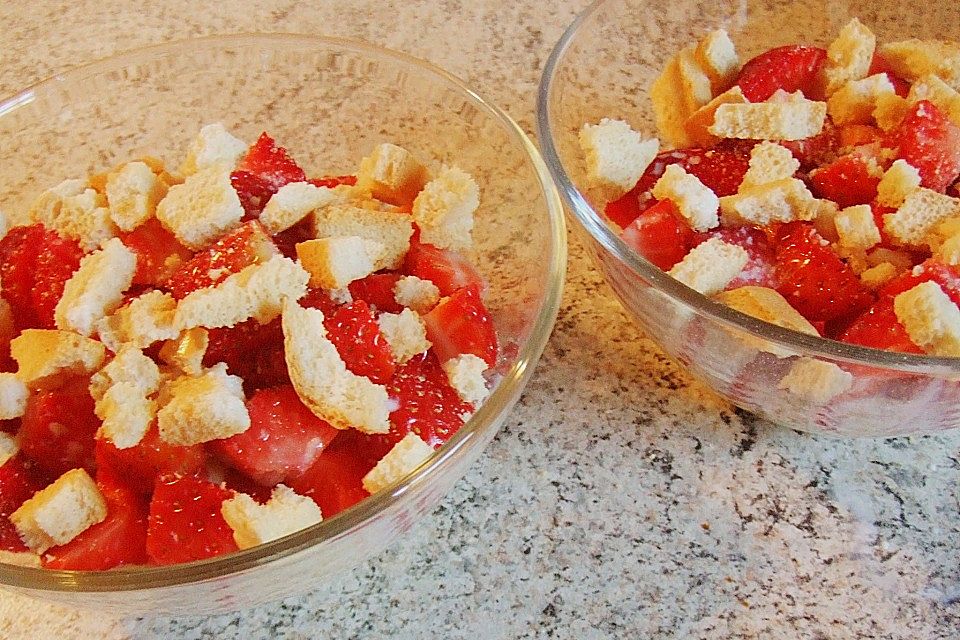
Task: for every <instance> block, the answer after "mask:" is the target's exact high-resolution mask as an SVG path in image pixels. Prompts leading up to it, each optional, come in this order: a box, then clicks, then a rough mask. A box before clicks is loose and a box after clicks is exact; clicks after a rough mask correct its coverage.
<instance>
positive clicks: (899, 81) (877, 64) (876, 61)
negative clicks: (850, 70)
mask: <svg viewBox="0 0 960 640" xmlns="http://www.w3.org/2000/svg"><path fill="white" fill-rule="evenodd" d="M878 73H883V74H886V76H887V79H889V80H890V84H892V85H893V90H894V91H895V92H896V94H897V95H898V96H900V97H901V98H906V97H907V94H909V93H910V83H909V82H908V81H906V80H904V79H903V78H901V77H900V76H898V75H897V74H896V73H894V72H893V68H892V67H891V66H890V63H889V62H887V59H886V58H884V57H883V56H882V55H880V54H879V53H876V52H874V54H873V59H872V60H871V61H870V69H869V70H868V71H867V75H868V76H873V75H876V74H878Z"/></svg>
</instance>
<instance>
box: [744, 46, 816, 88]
mask: <svg viewBox="0 0 960 640" xmlns="http://www.w3.org/2000/svg"><path fill="white" fill-rule="evenodd" d="M826 59H827V52H826V50H825V49H821V48H819V47H807V46H803V45H787V46H783V47H776V48H774V49H770V50H769V51H766V52H764V53H761V54H760V55H758V56H757V57H755V58H752V59H750V60H748V61H747V62H746V64H744V65H743V67H741V68H740V74H739V75H738V76H737V82H736V84H738V85H740V89H741V90H742V91H743V95H744V96H746V98H747V100H749V101H750V102H763V101H764V100H766V99H767V98H769V97H770V96H772V95H773V94H774V93H776V91H777V90H778V89H783V90H784V91H786V92H787V93H793V92H794V91H798V90H799V91H802V92H803V94H804V95H805V96H806V97H808V98H818V97H819V96H818V94H817V76H818V75H819V73H820V69H821V67H822V66H823V63H824V61H825V60H826Z"/></svg>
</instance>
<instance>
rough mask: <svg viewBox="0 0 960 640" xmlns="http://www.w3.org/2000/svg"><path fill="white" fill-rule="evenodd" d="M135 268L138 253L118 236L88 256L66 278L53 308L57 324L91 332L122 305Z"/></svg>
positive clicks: (87, 334) (85, 333)
mask: <svg viewBox="0 0 960 640" xmlns="http://www.w3.org/2000/svg"><path fill="white" fill-rule="evenodd" d="M136 269H137V255H136V254H135V253H134V252H133V251H131V250H130V249H128V248H127V247H126V246H124V244H123V243H122V242H120V240H119V238H112V239H110V240H108V241H107V242H105V243H104V244H103V247H102V248H101V249H100V250H98V251H94V252H93V253H91V254H89V255H87V256H85V257H84V258H83V259H82V260H81V261H80V268H79V269H77V270H76V272H74V274H73V275H72V276H71V277H70V279H69V280H67V283H66V285H65V286H64V288H63V295H62V296H61V297H60V302H58V303H57V306H56V309H55V310H54V318H55V320H56V323H57V328H58V329H62V330H71V331H76V332H77V333H79V334H80V335H82V336H89V335H91V334H92V333H93V329H94V327H95V325H96V323H97V322H98V321H99V320H101V319H102V318H105V317H106V316H108V315H109V314H111V313H113V311H114V310H115V309H116V308H117V307H118V306H120V301H121V300H122V299H123V292H124V291H126V290H127V288H128V287H129V286H130V284H131V283H132V282H133V274H134V272H135V271H136Z"/></svg>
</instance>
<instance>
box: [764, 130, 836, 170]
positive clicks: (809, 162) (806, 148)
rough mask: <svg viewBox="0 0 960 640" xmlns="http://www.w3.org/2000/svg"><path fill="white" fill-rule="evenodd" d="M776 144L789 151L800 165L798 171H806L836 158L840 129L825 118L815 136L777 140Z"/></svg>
mask: <svg viewBox="0 0 960 640" xmlns="http://www.w3.org/2000/svg"><path fill="white" fill-rule="evenodd" d="M777 144H779V145H780V146H783V147H786V148H787V149H789V150H790V153H792V154H793V157H794V158H796V159H797V161H798V162H799V163H800V169H801V170H804V171H806V170H809V169H811V168H812V167H817V166H820V165H823V164H827V163H829V162H831V161H832V160H833V159H834V158H835V157H836V155H837V150H838V149H839V148H840V146H841V142H840V129H839V128H838V127H837V126H836V125H834V124H833V121H832V120H831V119H830V118H829V117H827V118H826V119H825V120H824V121H823V128H822V129H821V130H820V133H818V134H817V135H815V136H811V137H809V138H803V139H802V140H778V141H777Z"/></svg>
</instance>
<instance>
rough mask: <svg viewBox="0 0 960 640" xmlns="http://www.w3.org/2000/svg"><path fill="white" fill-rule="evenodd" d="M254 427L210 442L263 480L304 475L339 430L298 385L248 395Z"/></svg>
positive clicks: (232, 463) (274, 481)
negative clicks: (304, 398) (305, 401)
mask: <svg viewBox="0 0 960 640" xmlns="http://www.w3.org/2000/svg"><path fill="white" fill-rule="evenodd" d="M247 410H248V411H249V413H250V428H249V429H247V430H246V431H244V432H243V433H240V434H237V435H235V436H232V437H230V438H226V439H224V440H214V441H213V442H211V443H209V445H208V446H209V447H210V449H211V450H212V451H214V452H215V453H216V454H217V455H218V456H219V457H220V458H221V459H222V460H224V461H225V462H226V463H227V464H229V465H230V466H232V467H234V468H236V469H237V470H238V471H241V472H242V473H244V474H245V475H247V476H249V477H250V478H251V479H253V480H254V481H255V482H258V483H260V484H262V485H266V486H273V485H275V484H277V483H279V482H284V483H287V484H289V483H290V482H291V481H293V480H295V479H297V478H298V477H300V476H301V475H302V474H303V473H304V472H305V471H306V470H307V469H309V468H310V466H311V465H313V463H314V462H315V461H316V459H317V458H318V457H319V456H320V454H321V452H322V451H323V450H324V448H325V447H326V446H327V445H328V444H330V442H331V441H332V440H333V438H334V436H336V435H337V434H338V433H339V432H338V431H337V430H336V429H334V428H333V427H331V426H330V425H329V424H328V423H327V422H326V421H324V420H321V419H320V418H318V417H317V416H315V415H314V414H313V412H311V411H310V409H308V408H307V407H306V405H304V404H303V402H301V401H300V398H299V397H298V396H297V392H296V391H294V390H293V387H290V386H284V387H274V388H272V389H262V390H260V391H257V392H256V393H255V394H253V396H252V397H251V398H250V399H249V400H247Z"/></svg>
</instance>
